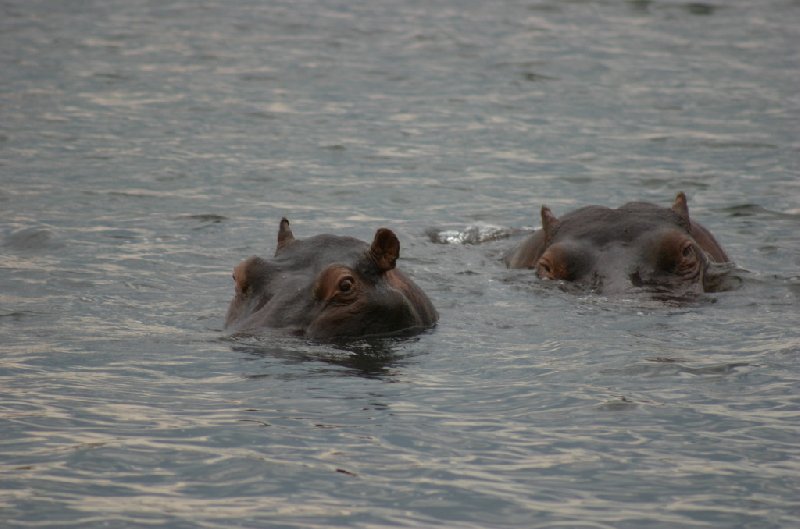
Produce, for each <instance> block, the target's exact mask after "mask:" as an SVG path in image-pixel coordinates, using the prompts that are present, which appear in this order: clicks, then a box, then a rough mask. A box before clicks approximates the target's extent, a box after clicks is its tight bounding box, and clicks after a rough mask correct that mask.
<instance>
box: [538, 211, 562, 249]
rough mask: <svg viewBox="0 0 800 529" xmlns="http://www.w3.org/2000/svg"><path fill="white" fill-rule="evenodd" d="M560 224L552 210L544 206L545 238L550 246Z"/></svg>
mask: <svg viewBox="0 0 800 529" xmlns="http://www.w3.org/2000/svg"><path fill="white" fill-rule="evenodd" d="M559 224H560V222H559V221H558V218H556V216H555V215H553V212H552V211H550V208H548V207H547V206H542V230H543V231H544V238H545V241H546V242H547V244H550V241H551V240H552V239H553V235H555V233H556V230H557V229H558V226H559Z"/></svg>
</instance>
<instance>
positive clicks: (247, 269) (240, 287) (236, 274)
mask: <svg viewBox="0 0 800 529" xmlns="http://www.w3.org/2000/svg"><path fill="white" fill-rule="evenodd" d="M263 267H264V260H263V259H261V258H260V257H256V256H255V255H254V256H252V257H249V258H247V259H245V260H244V261H242V262H241V263H239V264H238V265H236V267H235V268H234V269H233V281H234V282H235V283H236V292H237V293H240V294H243V295H247V294H248V293H249V291H250V287H251V286H253V284H255V283H257V282H258V281H259V278H260V274H261V272H262V269H263Z"/></svg>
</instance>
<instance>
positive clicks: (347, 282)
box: [339, 276, 353, 293]
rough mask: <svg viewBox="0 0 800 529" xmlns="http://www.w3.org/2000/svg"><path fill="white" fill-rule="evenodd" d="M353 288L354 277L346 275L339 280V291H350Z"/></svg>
mask: <svg viewBox="0 0 800 529" xmlns="http://www.w3.org/2000/svg"><path fill="white" fill-rule="evenodd" d="M351 290H353V278H352V277H350V276H347V277H344V278H342V279H341V280H340V281H339V292H345V293H346V292H350V291H351Z"/></svg>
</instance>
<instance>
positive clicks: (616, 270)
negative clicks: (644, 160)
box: [503, 193, 729, 293]
mask: <svg viewBox="0 0 800 529" xmlns="http://www.w3.org/2000/svg"><path fill="white" fill-rule="evenodd" d="M503 260H504V261H505V263H506V265H507V266H508V267H509V268H532V269H534V270H535V271H536V275H538V276H539V277H540V278H543V279H556V280H563V281H572V282H575V283H577V284H580V285H585V286H587V287H589V288H592V289H596V290H600V291H623V290H626V289H628V288H630V287H651V288H654V289H656V290H659V291H670V292H676V293H688V292H704V291H705V292H709V291H713V290H714V289H715V286H714V285H716V284H717V283H715V282H713V281H710V280H709V279H708V277H707V276H708V270H709V266H710V265H711V264H713V263H726V262H728V261H729V259H728V256H727V254H726V253H725V251H724V250H723V249H722V247H721V246H720V245H719V243H718V242H717V241H716V239H714V236H713V235H712V234H711V232H709V231H708V230H707V229H706V228H705V227H703V226H702V225H700V224H699V223H697V222H695V221H693V220H692V219H690V217H689V208H688V206H687V204H686V196H685V195H684V194H683V193H678V195H677V197H676V198H675V202H674V203H673V204H672V207H670V208H665V207H661V206H657V205H655V204H650V203H646V202H629V203H627V204H625V205H623V206H621V207H619V208H617V209H610V208H607V207H603V206H587V207H584V208H580V209H577V210H575V211H572V212H570V213H567V214H565V215H563V216H562V217H560V218H557V217H556V216H555V215H553V213H552V212H551V211H550V209H549V208H548V207H546V206H542V228H541V229H539V230H537V231H536V232H534V233H533V234H532V235H530V236H529V237H528V238H526V239H525V240H523V241H522V242H521V243H520V244H519V245H518V246H517V247H515V248H513V249H512V250H511V251H510V252H508V253H507V254H506V255H505V257H504V258H503Z"/></svg>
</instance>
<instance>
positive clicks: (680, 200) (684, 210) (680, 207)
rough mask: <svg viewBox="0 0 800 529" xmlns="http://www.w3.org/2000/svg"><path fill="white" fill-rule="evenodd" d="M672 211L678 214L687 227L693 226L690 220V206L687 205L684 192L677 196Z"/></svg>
mask: <svg viewBox="0 0 800 529" xmlns="http://www.w3.org/2000/svg"><path fill="white" fill-rule="evenodd" d="M672 211H674V212H675V213H677V214H678V216H679V217H680V218H681V220H682V221H683V222H684V223H686V226H691V224H692V222H691V220H689V206H687V205H686V195H685V194H683V191H681V192H679V193H678V194H677V195H676V196H675V202H673V203H672Z"/></svg>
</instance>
